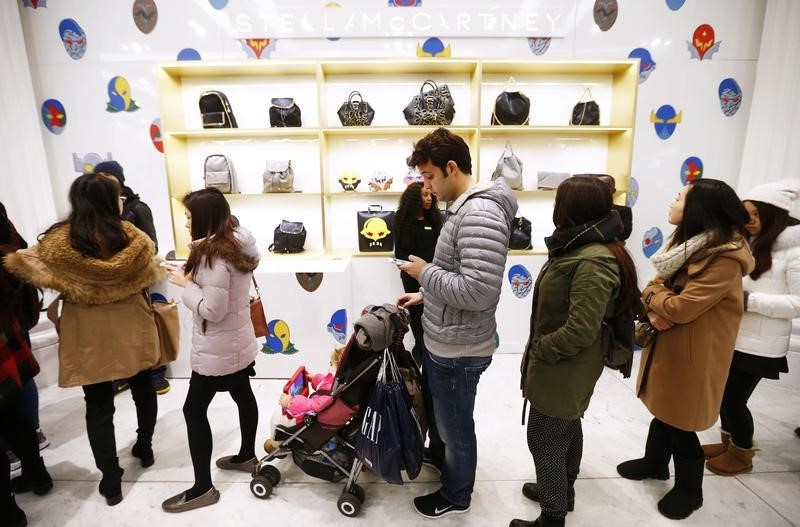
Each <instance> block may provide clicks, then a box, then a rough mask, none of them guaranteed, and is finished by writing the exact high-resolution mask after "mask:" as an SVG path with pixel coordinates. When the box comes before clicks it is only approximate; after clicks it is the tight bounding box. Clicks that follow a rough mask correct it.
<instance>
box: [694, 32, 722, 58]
mask: <svg viewBox="0 0 800 527" xmlns="http://www.w3.org/2000/svg"><path fill="white" fill-rule="evenodd" d="M715 39H716V36H715V35H714V28H713V27H711V25H710V24H700V25H699V26H697V28H696V29H695V30H694V34H693V35H692V40H691V42H687V43H686V44H688V49H689V54H690V57H691V58H693V59H697V60H711V57H713V56H714V53H716V52H717V51H719V45H720V44H722V41H721V40H720V41H719V42H717V41H716V40H715Z"/></svg>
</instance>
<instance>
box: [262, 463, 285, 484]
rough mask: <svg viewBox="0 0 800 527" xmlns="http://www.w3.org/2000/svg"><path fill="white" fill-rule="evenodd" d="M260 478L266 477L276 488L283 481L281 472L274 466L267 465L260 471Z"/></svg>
mask: <svg viewBox="0 0 800 527" xmlns="http://www.w3.org/2000/svg"><path fill="white" fill-rule="evenodd" d="M258 475H259V476H264V477H265V478H267V479H268V480H269V482H270V483H272V486H273V487H274V486H275V485H277V484H278V483H280V481H281V471H280V470H278V469H277V468H276V467H274V466H272V465H265V466H263V467H261V470H259V471H258Z"/></svg>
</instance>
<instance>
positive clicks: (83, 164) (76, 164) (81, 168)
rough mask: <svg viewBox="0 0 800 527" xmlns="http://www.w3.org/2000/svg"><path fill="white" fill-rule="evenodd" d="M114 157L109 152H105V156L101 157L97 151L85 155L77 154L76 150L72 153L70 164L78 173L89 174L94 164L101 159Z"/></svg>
mask: <svg viewBox="0 0 800 527" xmlns="http://www.w3.org/2000/svg"><path fill="white" fill-rule="evenodd" d="M113 159H114V158H113V157H112V156H111V152H106V158H105V159H103V156H101V155H100V154H98V153H95V152H89V153H88V154H86V155H85V156H80V155H78V153H77V152H73V153H72V166H73V168H74V169H75V172H77V173H78V174H89V173H90V172H93V171H94V166H95V165H96V164H97V163H100V162H102V161H112V160H113Z"/></svg>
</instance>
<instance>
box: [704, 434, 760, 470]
mask: <svg viewBox="0 0 800 527" xmlns="http://www.w3.org/2000/svg"><path fill="white" fill-rule="evenodd" d="M756 450H758V448H756V447H755V446H753V447H752V448H739V447H738V446H736V445H735V444H734V443H733V441H731V442H730V443H729V444H728V450H727V451H725V452H724V453H722V454H720V455H719V456H717V457H713V458H711V459H709V460H708V461H707V462H706V467H707V468H708V470H710V471H711V472H713V473H714V474H719V475H720V476H735V475H737V474H744V473H745V472H750V471H751V470H753V456H755V455H756Z"/></svg>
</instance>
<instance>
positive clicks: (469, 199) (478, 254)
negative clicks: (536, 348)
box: [419, 180, 517, 355]
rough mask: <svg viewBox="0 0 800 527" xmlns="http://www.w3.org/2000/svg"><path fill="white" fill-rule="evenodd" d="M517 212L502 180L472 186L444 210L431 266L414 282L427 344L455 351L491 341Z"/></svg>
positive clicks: (511, 193) (509, 190) (510, 192)
mask: <svg viewBox="0 0 800 527" xmlns="http://www.w3.org/2000/svg"><path fill="white" fill-rule="evenodd" d="M516 212H517V199H516V197H515V196H514V192H513V191H512V190H511V189H510V188H509V187H508V185H506V183H505V182H504V181H502V180H497V181H494V182H491V183H481V184H478V185H475V186H474V187H472V188H471V189H470V190H469V191H467V192H465V193H464V194H462V195H461V196H459V198H458V199H456V200H455V201H454V202H453V203H451V204H450V206H449V207H448V208H447V211H446V213H445V214H446V221H445V224H444V226H443V227H442V232H441V234H440V235H439V240H438V241H437V243H436V252H435V253H434V256H433V262H432V263H429V264H428V265H426V266H425V267H424V268H423V269H422V273H421V274H420V276H419V283H420V285H421V286H422V289H423V296H424V301H425V309H424V312H423V315H422V327H423V329H424V331H425V339H426V342H427V341H428V340H430V339H433V340H435V341H437V342H441V343H444V344H448V345H453V344H455V345H459V346H460V345H465V344H478V343H485V342H486V341H488V340H490V339H492V336H493V334H494V332H495V329H496V327H497V324H496V322H495V316H494V315H495V311H496V309H497V303H498V301H499V299H500V289H501V287H502V285H503V273H504V271H505V266H506V257H507V255H508V239H509V236H510V235H511V224H512V222H513V220H514V215H515V214H516ZM436 348H438V349H441V347H436ZM493 350H494V346H492V347H491V351H489V352H488V353H489V354H491V352H492V351H493ZM478 354H479V355H484V354H485V352H480V353H478Z"/></svg>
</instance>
